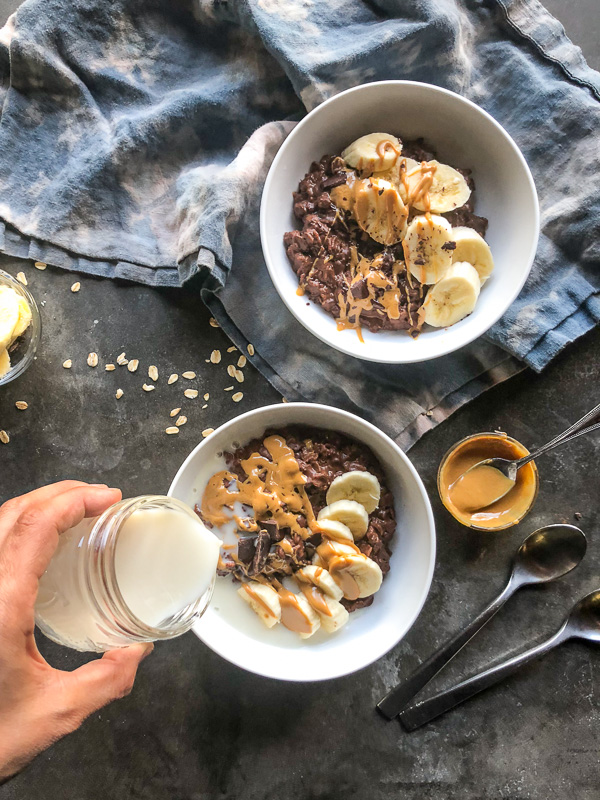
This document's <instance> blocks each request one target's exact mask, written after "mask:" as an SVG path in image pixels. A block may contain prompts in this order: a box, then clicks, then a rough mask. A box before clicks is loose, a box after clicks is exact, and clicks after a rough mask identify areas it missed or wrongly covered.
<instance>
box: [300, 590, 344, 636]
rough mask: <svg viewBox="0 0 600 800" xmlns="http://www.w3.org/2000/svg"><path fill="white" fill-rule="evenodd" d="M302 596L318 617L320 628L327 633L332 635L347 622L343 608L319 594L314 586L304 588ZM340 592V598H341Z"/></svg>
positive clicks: (330, 598)
mask: <svg viewBox="0 0 600 800" xmlns="http://www.w3.org/2000/svg"><path fill="white" fill-rule="evenodd" d="M302 593H303V595H304V596H305V597H306V599H307V600H308V602H309V604H310V606H311V607H312V609H313V610H314V611H316V612H317V614H318V615H319V619H320V620H321V627H322V628H323V630H325V631H327V633H334V632H335V631H338V630H339V629H340V628H343V627H344V625H345V624H346V623H347V622H348V617H349V614H348V612H347V611H346V609H345V608H344V606H343V605H342V604H341V603H339V602H338V601H337V600H334V599H333V598H332V597H328V596H327V595H325V594H323V593H322V592H320V591H319V590H318V589H316V588H315V587H314V586H306V587H304V588H303V589H302ZM341 596H342V595H341V592H340V597H341Z"/></svg>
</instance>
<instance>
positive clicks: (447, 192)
mask: <svg viewBox="0 0 600 800" xmlns="http://www.w3.org/2000/svg"><path fill="white" fill-rule="evenodd" d="M406 182H407V184H408V195H409V203H410V204H411V205H412V206H414V208H416V209H417V210H418V211H433V212H434V213H435V214H446V213H447V212H448V211H454V209H455V208H460V207H461V206H464V204H465V203H466V202H467V201H468V199H469V197H470V196H471V190H470V189H469V185H468V183H467V181H466V180H465V178H464V176H463V175H461V174H460V172H459V171H458V170H456V169H454V167H450V166H448V164H440V162H439V161H424V162H423V163H422V164H419V165H418V166H417V167H415V168H414V169H412V170H411V171H410V172H407V174H406Z"/></svg>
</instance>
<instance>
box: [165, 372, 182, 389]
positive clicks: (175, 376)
mask: <svg viewBox="0 0 600 800" xmlns="http://www.w3.org/2000/svg"><path fill="white" fill-rule="evenodd" d="M178 380H179V375H178V374H177V373H176V372H173V373H172V374H171V375H169V380H168V381H167V383H168V384H169V386H170V385H171V384H172V383H175V381H178Z"/></svg>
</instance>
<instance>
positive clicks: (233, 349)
mask: <svg viewBox="0 0 600 800" xmlns="http://www.w3.org/2000/svg"><path fill="white" fill-rule="evenodd" d="M236 350H237V347H236V346H235V345H233V346H232V347H228V348H227V352H228V353H235V351H236Z"/></svg>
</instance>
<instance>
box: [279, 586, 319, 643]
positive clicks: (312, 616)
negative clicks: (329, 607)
mask: <svg viewBox="0 0 600 800" xmlns="http://www.w3.org/2000/svg"><path fill="white" fill-rule="evenodd" d="M279 602H280V603H281V624H282V625H284V626H285V627H286V628H287V629H288V630H290V631H294V633H297V634H299V636H300V638H301V639H308V638H309V637H310V636H312V635H313V634H314V633H316V632H317V631H318V630H319V628H320V627H321V618H320V617H319V615H318V614H317V612H316V611H314V609H313V607H312V606H311V604H310V603H309V602H308V600H307V599H306V597H304V595H303V594H294V592H289V591H288V590H287V589H281V590H280V591H279Z"/></svg>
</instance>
